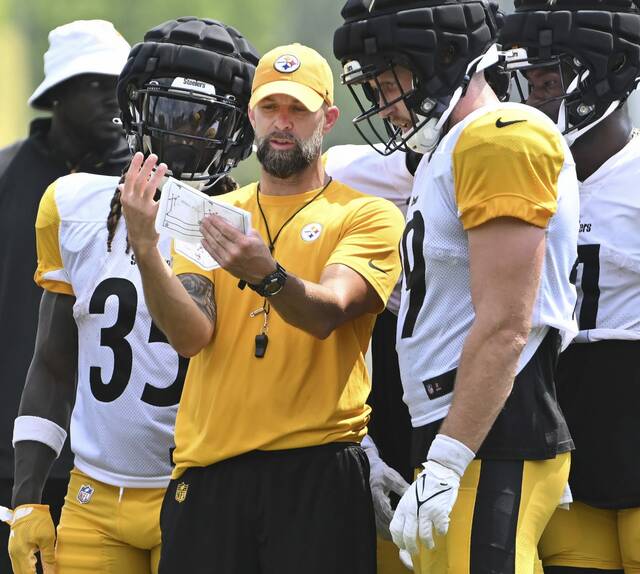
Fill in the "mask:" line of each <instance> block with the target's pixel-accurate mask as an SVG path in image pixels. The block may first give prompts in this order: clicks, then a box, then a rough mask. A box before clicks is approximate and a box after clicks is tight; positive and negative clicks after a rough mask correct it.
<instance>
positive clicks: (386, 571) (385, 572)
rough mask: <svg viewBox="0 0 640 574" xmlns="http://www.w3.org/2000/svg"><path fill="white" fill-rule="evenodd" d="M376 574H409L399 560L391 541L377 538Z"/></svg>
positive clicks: (396, 550)
mask: <svg viewBox="0 0 640 574" xmlns="http://www.w3.org/2000/svg"><path fill="white" fill-rule="evenodd" d="M376 555H377V560H378V568H377V573H378V574H409V573H410V572H411V570H409V569H408V568H407V567H406V566H405V565H404V564H403V563H402V561H401V560H400V557H399V555H398V547H397V546H396V545H395V544H394V543H393V542H392V541H391V540H385V539H384V538H380V537H378V539H377V546H376Z"/></svg>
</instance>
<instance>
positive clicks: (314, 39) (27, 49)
mask: <svg viewBox="0 0 640 574" xmlns="http://www.w3.org/2000/svg"><path fill="white" fill-rule="evenodd" d="M342 4H343V2H342V1H336V2H334V1H329V2H327V1H326V0H320V1H317V0H181V1H180V2H177V1H176V0H150V1H147V2H136V1H135V0H0V32H1V33H0V57H1V58H2V61H3V69H4V70H5V78H4V80H2V81H4V84H0V94H1V95H0V113H1V114H2V117H3V118H10V119H11V121H5V120H3V122H2V127H1V128H0V146H3V145H6V144H7V143H9V142H10V141H12V140H13V139H16V138H18V137H23V136H24V135H25V134H26V132H27V127H28V122H29V120H30V118H32V117H33V116H34V115H35V113H34V112H33V110H30V109H29V108H28V107H27V104H26V100H27V98H28V97H29V95H30V94H31V92H32V91H33V89H34V88H35V86H37V85H38V83H39V82H40V81H41V80H42V77H43V60H42V56H43V54H44V52H45V51H46V49H47V45H48V43H47V35H48V33H49V31H50V30H51V29H52V28H55V27H56V26H59V25H61V24H64V23H67V22H70V21H72V20H79V19H92V18H102V19H105V20H110V21H112V22H113V23H114V25H115V27H116V28H117V29H118V30H119V31H120V32H121V33H122V35H123V36H124V37H125V38H126V39H127V40H128V41H129V42H130V43H131V44H134V43H136V42H138V41H140V40H142V37H143V35H144V32H145V31H146V30H148V29H149V28H151V27H153V26H155V25H157V24H159V23H161V22H164V21H165V20H169V19H171V18H176V17H178V16H199V17H208V18H215V19H218V20H222V21H224V22H225V23H227V24H230V25H232V26H234V27H236V28H238V30H240V31H241V32H242V34H243V35H245V36H246V37H247V38H248V39H249V40H250V41H251V42H252V43H253V44H254V46H255V47H256V48H257V49H258V51H259V52H260V53H264V52H265V51H267V50H269V49H271V48H273V47H275V46H277V45H281V44H287V43H290V42H301V43H304V44H307V45H309V46H311V47H313V48H315V49H316V50H318V51H319V52H320V53H322V54H323V55H324V56H325V57H326V58H327V60H328V61H329V63H330V64H331V66H332V68H333V70H334V73H335V78H336V101H337V103H338V105H339V106H340V107H341V108H342V112H343V115H342V119H341V121H340V123H339V125H338V126H337V128H336V130H335V131H334V133H332V134H331V135H330V137H329V138H328V141H327V145H332V144H334V143H339V142H358V143H359V141H360V140H359V139H358V137H359V136H358V135H357V133H356V132H355V130H354V129H353V127H352V126H351V122H350V119H351V117H353V115H354V112H353V110H354V105H353V102H352V101H351V97H350V95H349V94H348V93H347V91H346V90H345V89H343V88H341V87H340V85H339V73H340V65H339V63H338V62H337V61H335V59H334V58H333V51H332V43H333V32H334V30H335V29H336V27H337V26H338V25H339V23H340V21H341V19H340V8H341V6H342ZM3 37H4V39H2V38H3ZM7 66H8V67H9V69H10V70H12V73H11V79H10V80H9V79H8V78H7V76H6V69H7ZM246 163H247V165H245V166H243V169H241V170H240V171H239V172H238V173H237V176H238V178H239V179H240V180H241V181H242V182H244V181H246V180H247V179H251V178H252V177H253V175H254V174H255V163H252V162H251V161H249V162H246Z"/></svg>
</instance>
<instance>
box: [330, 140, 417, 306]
mask: <svg viewBox="0 0 640 574" xmlns="http://www.w3.org/2000/svg"><path fill="white" fill-rule="evenodd" d="M324 159H325V171H326V172H327V173H328V174H329V175H330V176H331V177H333V178H334V179H336V180H338V181H341V182H342V183H345V184H347V185H348V186H350V187H353V188H354V189H357V190H358V191H360V192H362V193H366V194H368V195H375V196H376V197H382V198H384V199H387V200H389V201H391V202H392V203H394V204H395V205H396V207H397V208H398V209H399V210H400V211H401V212H402V213H403V214H406V213H407V206H408V204H409V198H410V197H411V188H412V187H413V175H412V174H411V173H410V172H409V170H408V169H407V164H406V158H405V153H404V152H402V151H397V152H395V153H392V154H391V155H388V156H383V155H381V154H379V153H378V152H377V151H376V150H374V149H373V148H372V147H371V146H370V145H368V144H366V145H364V144H363V145H338V146H334V147H332V148H329V149H328V150H327V152H326V153H325V155H324ZM387 308H388V309H389V310H390V311H392V312H393V313H395V314H396V315H397V314H398V309H399V308H400V283H398V285H397V287H396V288H395V289H394V291H393V293H392V294H391V297H389V301H388V303H387Z"/></svg>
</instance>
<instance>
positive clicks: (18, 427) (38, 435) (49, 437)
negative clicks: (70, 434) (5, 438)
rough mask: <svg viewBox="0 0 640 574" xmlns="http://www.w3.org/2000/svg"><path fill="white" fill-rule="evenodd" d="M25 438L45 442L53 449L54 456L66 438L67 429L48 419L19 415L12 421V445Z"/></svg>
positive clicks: (57, 454) (57, 453)
mask: <svg viewBox="0 0 640 574" xmlns="http://www.w3.org/2000/svg"><path fill="white" fill-rule="evenodd" d="M25 440H32V441H35V442H41V443H42V444H46V445H47V446H48V447H51V448H52V449H53V450H54V451H55V453H56V457H58V456H60V451H61V450H62V447H63V445H64V441H65V440H67V431H65V430H64V429H63V428H62V427H61V426H58V425H57V424H56V423H54V422H53V421H50V420H49V419H43V418H41V417H32V416H21V417H18V418H17V419H16V420H15V422H14V423H13V441H12V444H13V447H14V448H15V446H16V443H18V442H21V441H25Z"/></svg>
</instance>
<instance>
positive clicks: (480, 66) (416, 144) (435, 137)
mask: <svg viewBox="0 0 640 574" xmlns="http://www.w3.org/2000/svg"><path fill="white" fill-rule="evenodd" d="M499 59H500V52H499V51H498V46H497V44H492V45H491V46H490V47H489V49H488V50H487V51H486V52H485V53H484V54H482V56H478V57H477V58H476V59H474V60H472V61H471V62H470V63H469V65H468V66H467V73H466V75H465V79H464V81H463V83H462V85H461V86H458V88H456V91H455V92H453V95H452V96H451V99H450V100H449V103H448V105H447V107H446V108H445V110H444V112H443V113H442V114H441V115H440V117H431V118H428V119H427V117H426V116H421V115H420V114H416V115H417V116H418V120H419V122H418V123H419V124H420V123H422V122H424V123H423V124H422V125H421V126H420V127H419V128H418V129H416V130H415V132H414V133H413V134H412V135H411V137H410V138H409V139H408V140H407V146H408V147H409V149H410V150H411V151H414V152H416V153H420V154H429V153H431V152H432V151H433V150H434V149H435V148H436V146H437V145H438V143H439V142H440V139H441V137H442V129H443V127H444V125H445V123H446V122H447V120H448V119H449V116H450V115H451V113H452V112H453V110H454V109H455V107H456V106H457V105H458V102H459V101H460V99H461V98H462V97H463V96H464V94H465V92H466V91H467V88H468V86H469V82H470V81H471V78H472V77H473V76H474V75H475V74H478V73H480V72H483V71H484V70H486V69H487V68H490V67H491V66H493V65H495V64H497V63H498V61H499Z"/></svg>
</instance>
